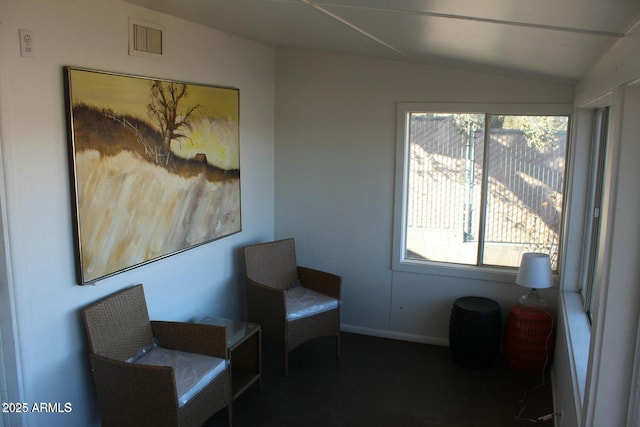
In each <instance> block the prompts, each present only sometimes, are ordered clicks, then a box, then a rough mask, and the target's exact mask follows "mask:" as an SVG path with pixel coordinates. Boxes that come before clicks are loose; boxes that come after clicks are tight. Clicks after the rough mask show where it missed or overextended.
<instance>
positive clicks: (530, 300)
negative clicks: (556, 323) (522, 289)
mask: <svg viewBox="0 0 640 427" xmlns="http://www.w3.org/2000/svg"><path fill="white" fill-rule="evenodd" d="M518 304H520V305H524V306H526V307H533V308H539V309H544V308H546V307H547V304H546V303H545V302H544V298H542V295H540V294H539V293H538V290H537V289H534V288H531V289H529V292H527V293H526V294H524V295H522V296H521V297H520V299H518Z"/></svg>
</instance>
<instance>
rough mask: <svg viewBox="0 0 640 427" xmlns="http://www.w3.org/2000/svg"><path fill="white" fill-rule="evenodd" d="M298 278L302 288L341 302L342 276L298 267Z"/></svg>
mask: <svg viewBox="0 0 640 427" xmlns="http://www.w3.org/2000/svg"><path fill="white" fill-rule="evenodd" d="M298 277H299V278H300V282H301V283H302V286H304V287H306V288H309V289H312V290H314V291H316V292H320V293H321V294H325V295H328V296H330V297H333V298H336V299H337V300H340V292H341V287H342V278H341V277H340V276H337V275H335V274H331V273H327V272H325V271H320V270H314V269H312V268H308V267H298Z"/></svg>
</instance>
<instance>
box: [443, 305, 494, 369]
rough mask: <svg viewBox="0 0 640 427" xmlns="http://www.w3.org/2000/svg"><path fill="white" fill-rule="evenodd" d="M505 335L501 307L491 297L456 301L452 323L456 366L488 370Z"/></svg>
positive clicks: (450, 322) (453, 358)
mask: <svg viewBox="0 0 640 427" xmlns="http://www.w3.org/2000/svg"><path fill="white" fill-rule="evenodd" d="M501 333H502V317H501V314H500V304H498V303H497V302H495V301H494V300H491V299H489V298H483V297H462V298H458V299H457V300H455V302H454V303H453V309H452V310H451V318H450V320H449V348H450V349H451V358H452V360H453V362H454V363H456V364H458V365H461V366H464V367H467V368H475V369H479V368H486V367H488V366H490V365H491V364H492V363H493V361H494V359H495V357H496V356H497V355H498V351H499V348H500V337H501Z"/></svg>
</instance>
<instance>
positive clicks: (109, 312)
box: [82, 285, 153, 361]
mask: <svg viewBox="0 0 640 427" xmlns="http://www.w3.org/2000/svg"><path fill="white" fill-rule="evenodd" d="M82 314H83V318H84V324H85V330H86V331H87V338H88V340H89V347H90V350H91V352H92V353H95V354H98V355H100V356H104V357H108V358H111V359H116V360H121V361H125V360H127V359H128V358H130V357H132V356H135V354H136V353H137V352H138V351H139V350H140V349H142V348H143V347H148V346H150V345H152V344H153V333H152V331H151V325H150V323H149V313H148V311H147V302H146V300H145V298H144V290H143V288H142V285H136V286H133V287H131V288H127V289H125V290H123V291H120V292H116V293H115V294H112V295H110V296H108V297H105V298H103V299H101V300H100V301H98V302H96V303H93V304H91V305H90V306H89V307H87V308H85V309H84V310H83V311H82Z"/></svg>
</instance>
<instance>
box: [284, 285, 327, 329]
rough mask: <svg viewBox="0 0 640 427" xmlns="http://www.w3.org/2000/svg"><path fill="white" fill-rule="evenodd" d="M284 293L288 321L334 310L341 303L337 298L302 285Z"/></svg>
mask: <svg viewBox="0 0 640 427" xmlns="http://www.w3.org/2000/svg"><path fill="white" fill-rule="evenodd" d="M284 295H285V304H286V308H287V320H288V321H292V320H297V319H302V318H304V317H309V316H312V315H314V314H318V313H323V312H325V311H329V310H333V309H334V308H337V307H338V305H339V301H338V300H337V299H335V298H331V297H330V296H327V295H324V294H321V293H319V292H316V291H313V290H311V289H308V288H305V287H304V286H300V285H296V286H294V287H292V288H289V289H287V290H286V291H285V293H284Z"/></svg>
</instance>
